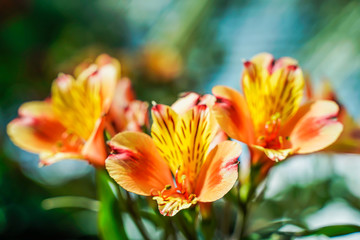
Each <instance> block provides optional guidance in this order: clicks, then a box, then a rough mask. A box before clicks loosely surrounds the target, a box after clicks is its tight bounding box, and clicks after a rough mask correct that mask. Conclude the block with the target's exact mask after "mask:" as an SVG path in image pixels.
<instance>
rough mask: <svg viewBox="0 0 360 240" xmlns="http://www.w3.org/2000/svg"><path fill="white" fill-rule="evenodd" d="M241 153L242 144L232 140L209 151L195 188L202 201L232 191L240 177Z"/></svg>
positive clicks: (217, 197) (212, 199) (211, 199)
mask: <svg viewBox="0 0 360 240" xmlns="http://www.w3.org/2000/svg"><path fill="white" fill-rule="evenodd" d="M240 154H241V146H240V144H239V143H236V142H232V141H225V142H222V143H220V144H219V145H217V146H216V147H215V148H214V149H213V150H212V151H211V152H210V153H209V155H208V157H207V159H206V162H205V163H204V165H203V166H202V168H201V171H200V174H199V177H198V180H197V183H196V188H195V195H196V196H197V198H198V200H199V201H200V202H213V201H216V200H218V199H220V198H222V197H223V196H224V195H225V194H226V193H227V192H228V191H230V189H231V188H232V187H233V185H234V184H235V181H236V179H237V177H238V158H239V156H240Z"/></svg>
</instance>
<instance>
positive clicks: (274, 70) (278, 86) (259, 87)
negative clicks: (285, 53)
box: [242, 55, 304, 132]
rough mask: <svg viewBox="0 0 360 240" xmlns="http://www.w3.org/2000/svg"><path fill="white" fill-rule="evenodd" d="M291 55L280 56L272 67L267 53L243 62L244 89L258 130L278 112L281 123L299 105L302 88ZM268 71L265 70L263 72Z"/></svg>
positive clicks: (298, 70)
mask: <svg viewBox="0 0 360 240" xmlns="http://www.w3.org/2000/svg"><path fill="white" fill-rule="evenodd" d="M291 63H294V64H295V63H296V61H295V60H294V59H291V58H281V59H279V60H278V61H277V62H275V65H274V66H272V63H271V61H270V56H268V55H266V56H265V57H256V58H255V60H251V61H250V62H245V64H244V65H245V70H244V74H243V77H242V85H243V91H244V94H245V98H246V101H247V103H248V107H249V110H250V113H251V117H252V120H253V122H254V126H255V130H256V131H257V132H259V131H261V129H263V127H264V124H265V123H266V122H267V121H268V120H270V119H271V116H273V115H275V114H277V115H279V116H280V119H281V120H282V122H285V121H286V120H287V119H289V118H290V117H291V116H292V115H293V114H294V113H295V112H296V111H297V110H298V108H299V105H300V102H301V99H302V96H303V88H304V79H303V75H302V71H301V69H300V68H299V67H297V65H289V64H291ZM266 72H267V73H266Z"/></svg>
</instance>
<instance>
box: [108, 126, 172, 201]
mask: <svg viewBox="0 0 360 240" xmlns="http://www.w3.org/2000/svg"><path fill="white" fill-rule="evenodd" d="M109 145H110V147H111V149H112V151H113V153H112V154H110V155H109V157H108V158H107V159H106V162H105V164H106V169H107V170H108V172H109V174H110V176H111V177H112V178H113V179H114V180H115V181H116V182H117V183H118V184H119V185H120V186H121V187H123V188H124V189H126V190H127V191H130V192H133V193H136V194H139V195H145V196H150V195H152V194H156V193H158V192H159V191H161V190H162V189H164V187H165V186H166V185H172V186H173V179H172V176H171V172H170V169H169V167H168V166H167V164H166V162H165V161H164V159H162V158H161V156H160V154H159V153H158V151H157V150H156V146H155V144H154V142H153V140H152V139H151V138H150V137H149V136H148V135H146V134H145V133H140V132H122V133H119V134H117V135H116V136H115V137H114V138H113V139H111V141H110V143H109Z"/></svg>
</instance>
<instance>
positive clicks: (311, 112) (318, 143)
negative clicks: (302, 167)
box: [282, 100, 343, 153]
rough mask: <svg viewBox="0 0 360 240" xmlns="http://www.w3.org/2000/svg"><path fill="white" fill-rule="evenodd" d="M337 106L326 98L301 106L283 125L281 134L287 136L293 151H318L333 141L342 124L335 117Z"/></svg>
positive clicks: (340, 130)
mask: <svg viewBox="0 0 360 240" xmlns="http://www.w3.org/2000/svg"><path fill="white" fill-rule="evenodd" d="M338 111H339V106H338V105H337V104H336V103H335V102H333V101H328V100H319V101H314V102H310V103H308V104H306V105H304V106H302V107H300V109H299V111H298V112H297V113H296V114H295V115H294V116H293V118H292V119H291V120H290V121H288V122H287V123H286V125H285V126H284V129H285V131H284V133H283V134H282V135H283V136H289V140H290V142H291V147H292V149H293V150H294V153H311V152H315V151H319V150H321V149H323V148H325V147H327V146H329V145H330V144H332V143H333V142H335V140H336V139H337V138H338V137H339V135H340V133H341V132H342V129H343V125H342V124H341V123H340V122H338V121H337V120H336V119H335V118H336V116H337V114H338Z"/></svg>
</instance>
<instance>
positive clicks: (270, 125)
mask: <svg viewBox="0 0 360 240" xmlns="http://www.w3.org/2000/svg"><path fill="white" fill-rule="evenodd" d="M280 128H281V117H280V114H279V113H276V114H274V115H272V116H271V118H270V120H269V121H267V122H266V123H265V126H264V130H263V131H262V134H261V135H260V136H259V137H258V139H257V144H258V145H260V146H262V147H264V148H270V149H282V148H283V147H284V137H283V136H279V132H280ZM285 140H287V137H286V138H285Z"/></svg>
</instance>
